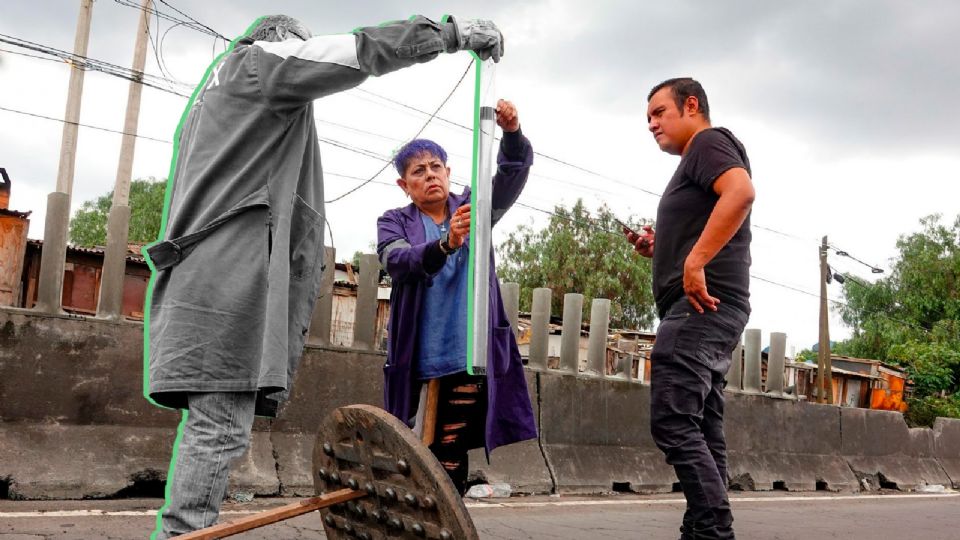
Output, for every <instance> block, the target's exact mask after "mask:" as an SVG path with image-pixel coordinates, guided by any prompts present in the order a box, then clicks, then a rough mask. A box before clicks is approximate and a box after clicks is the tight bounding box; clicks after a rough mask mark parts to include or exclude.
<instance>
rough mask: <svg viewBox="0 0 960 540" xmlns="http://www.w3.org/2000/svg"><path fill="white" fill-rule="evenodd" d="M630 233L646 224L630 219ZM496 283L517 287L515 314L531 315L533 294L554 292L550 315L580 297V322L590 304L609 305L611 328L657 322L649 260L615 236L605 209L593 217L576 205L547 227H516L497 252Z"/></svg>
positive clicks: (613, 223)
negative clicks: (568, 298) (567, 297)
mask: <svg viewBox="0 0 960 540" xmlns="http://www.w3.org/2000/svg"><path fill="white" fill-rule="evenodd" d="M629 222H631V223H633V224H634V225H631V226H632V227H633V228H634V229H639V227H640V226H641V225H646V224H649V222H647V221H645V220H642V219H639V218H636V217H633V218H631V219H630V220H629ZM498 254H499V267H498V268H497V273H498V274H499V276H500V279H501V281H512V282H516V283H519V284H520V309H521V310H524V311H529V310H530V307H531V306H530V304H531V303H532V295H533V289H535V288H537V287H549V288H550V289H552V290H553V298H552V311H553V313H561V312H562V306H563V295H564V294H565V293H570V292H577V293H581V294H583V295H584V297H585V301H584V320H589V315H590V302H591V300H592V299H593V298H608V299H610V300H611V307H610V324H611V326H613V327H615V328H616V327H619V328H650V327H651V326H652V325H653V321H654V318H655V316H656V310H655V308H654V300H653V291H652V288H651V267H650V260H649V259H646V258H644V257H641V256H639V255H638V254H637V253H635V252H634V251H633V248H632V246H630V244H629V243H628V242H627V241H626V239H625V238H624V236H623V234H621V233H620V226H619V225H618V224H617V222H616V217H615V216H614V215H613V213H612V212H611V211H610V209H609V208H608V207H607V206H606V205H603V206H601V207H600V208H599V209H598V210H597V212H596V214H595V215H592V214H591V212H590V211H589V210H588V209H587V208H586V207H584V205H583V201H582V200H577V202H576V204H574V206H573V208H566V207H563V206H557V207H556V208H554V212H553V215H552V216H551V217H550V222H549V223H548V224H547V226H546V227H544V228H543V229H540V230H534V229H533V228H532V227H530V226H528V225H521V226H520V227H518V228H517V230H516V231H514V232H512V233H510V235H509V236H508V237H507V240H506V241H505V242H504V243H503V244H502V245H501V246H500V247H499V248H498Z"/></svg>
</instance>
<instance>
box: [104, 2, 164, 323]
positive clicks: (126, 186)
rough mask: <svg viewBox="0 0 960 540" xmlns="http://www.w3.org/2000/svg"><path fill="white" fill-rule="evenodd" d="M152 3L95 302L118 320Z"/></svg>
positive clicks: (140, 32) (146, 12)
mask: <svg viewBox="0 0 960 540" xmlns="http://www.w3.org/2000/svg"><path fill="white" fill-rule="evenodd" d="M151 4H152V0H143V5H142V8H141V13H140V24H139V25H138V26H137V41H136V45H135V47H134V51H133V74H134V75H133V80H131V81H130V90H129V92H128V93H127V115H126V119H125V120H124V123H123V132H124V135H123V140H122V142H121V144H120V162H119V164H118V165H117V178H116V181H115V183H114V186H113V204H112V206H111V207H110V217H109V218H108V220H107V252H106V255H105V257H104V260H103V277H102V279H101V281H100V299H99V301H98V302H97V316H98V317H101V318H106V319H119V318H121V317H122V316H123V314H122V313H121V311H122V309H123V282H124V276H125V275H126V269H127V238H128V233H129V228H130V179H131V176H132V171H133V151H134V147H135V145H136V141H137V138H136V133H137V125H138V122H139V119H140V94H141V92H142V91H143V84H141V83H142V81H143V66H144V64H145V63H146V59H147V39H148V36H149V32H150V8H151Z"/></svg>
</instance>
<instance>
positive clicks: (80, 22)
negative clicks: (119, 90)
mask: <svg viewBox="0 0 960 540" xmlns="http://www.w3.org/2000/svg"><path fill="white" fill-rule="evenodd" d="M92 16H93V0H81V1H80V15H79V17H78V19H77V34H76V37H75V38H74V42H73V54H75V55H76V56H80V57H86V56H87V44H88V43H89V42H90V19H91V17H92ZM70 67H71V69H70V90H69V93H68V95H67V111H66V113H65V114H64V123H63V138H62V141H61V143H60V166H59V169H58V171H57V190H56V191H54V192H53V193H51V194H50V195H48V196H47V217H46V221H45V223H44V229H43V254H42V256H41V259H40V283H39V287H38V291H37V309H38V310H40V311H43V312H45V313H54V314H58V313H61V309H60V307H61V297H62V294H63V269H64V266H65V262H66V252H67V230H68V228H69V225H70V194H71V193H72V191H73V172H74V163H75V162H76V157H77V128H78V127H79V126H78V125H77V123H78V122H79V121H80V97H81V94H82V92H83V74H84V71H85V68H84V66H83V65H78V64H77V62H76V61H75V60H71V62H70Z"/></svg>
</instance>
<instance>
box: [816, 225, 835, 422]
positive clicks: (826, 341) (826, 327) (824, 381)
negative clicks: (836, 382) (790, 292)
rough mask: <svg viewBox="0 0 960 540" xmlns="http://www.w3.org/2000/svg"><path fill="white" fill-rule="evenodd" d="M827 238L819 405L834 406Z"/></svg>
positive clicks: (822, 247) (823, 255)
mask: <svg viewBox="0 0 960 540" xmlns="http://www.w3.org/2000/svg"><path fill="white" fill-rule="evenodd" d="M827 248H828V245H827V237H826V236H824V237H823V243H822V244H820V345H819V351H818V354H817V403H827V404H830V405H832V404H833V366H832V362H831V361H830V320H829V318H828V317H829V312H828V311H827V279H828V276H829V272H830V267H829V266H827Z"/></svg>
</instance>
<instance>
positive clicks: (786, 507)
mask: <svg viewBox="0 0 960 540" xmlns="http://www.w3.org/2000/svg"><path fill="white" fill-rule="evenodd" d="M289 502H291V500H287V499H258V500H257V501H254V502H253V503H246V504H227V505H225V506H224V511H225V513H224V516H223V517H224V519H233V518H235V517H239V516H241V515H245V514H249V513H252V512H254V511H259V510H262V509H264V508H269V507H271V506H279V505H281V504H286V503H289ZM160 503H161V501H159V500H156V499H138V500H122V501H46V502H32V501H0V540H40V539H48V538H56V539H64V540H73V539H75V540H81V539H82V540H102V539H111V540H112V539H123V540H126V539H143V538H146V537H147V536H148V535H149V532H150V531H151V530H152V526H153V524H154V523H155V517H154V512H155V510H156V508H157V507H158V506H159V505H160ZM468 507H469V509H470V513H471V515H472V516H473V518H474V521H475V523H476V525H477V528H478V530H479V531H480V537H481V538H489V539H509V540H525V539H551V540H553V539H561V540H564V539H570V540H591V539H594V538H596V539H620V538H624V539H626V538H630V539H650V540H675V539H676V538H677V536H678V533H677V527H678V524H679V522H680V517H681V515H682V513H683V503H682V501H681V500H680V499H678V498H677V496H676V494H673V495H665V496H638V495H616V496H609V497H594V498H573V497H528V498H516V497H515V498H511V499H491V500H487V501H483V502H471V503H469V504H468ZM733 508H734V515H735V517H736V523H735V526H736V530H737V536H738V538H741V539H762V540H794V539H810V538H815V539H818V540H820V539H827V538H842V539H845V540H861V539H862V540H867V539H869V540H877V539H900V538H903V539H923V540H939V539H943V540H960V493H945V494H938V495H933V494H899V493H889V494H879V495H849V494H846V495H845V494H828V493H824V492H818V493H812V494H792V493H783V492H774V493H744V494H737V495H734V498H733ZM232 538H236V539H238V540H241V539H243V540H254V539H273V540H292V539H304V540H306V539H322V538H324V534H323V525H322V524H321V523H320V519H319V516H318V515H317V514H315V513H314V514H308V515H304V516H300V517H298V518H294V519H292V520H289V521H286V522H282V523H278V524H274V525H270V526H268V527H265V528H262V529H258V530H256V531H250V532H248V533H244V534H241V535H236V536H234V537H232Z"/></svg>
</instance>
